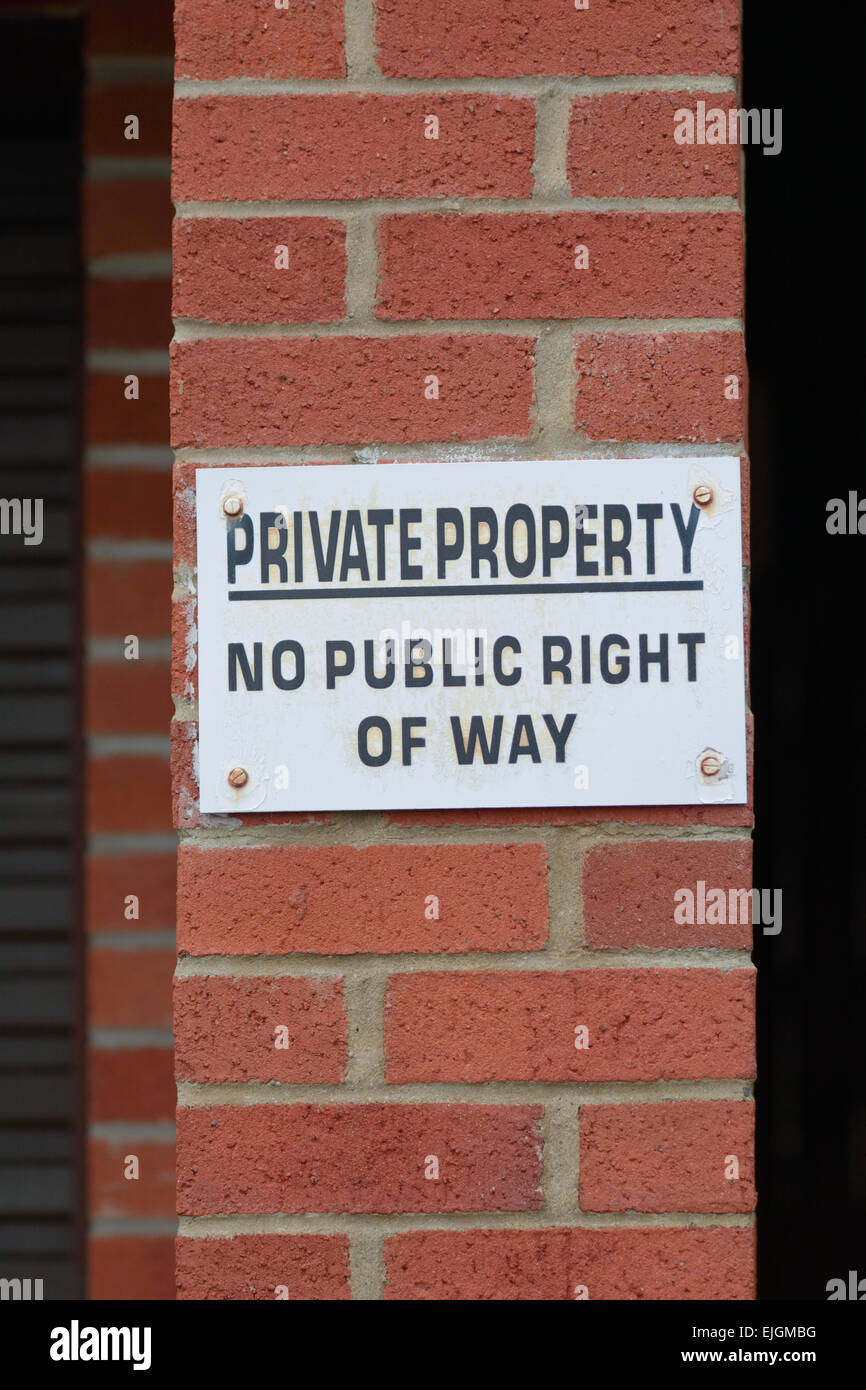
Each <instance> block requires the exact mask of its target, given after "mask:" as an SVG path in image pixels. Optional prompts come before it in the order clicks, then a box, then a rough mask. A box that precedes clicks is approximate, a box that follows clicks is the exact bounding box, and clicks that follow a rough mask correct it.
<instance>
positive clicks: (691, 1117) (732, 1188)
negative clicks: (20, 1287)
mask: <svg viewBox="0 0 866 1390" xmlns="http://www.w3.org/2000/svg"><path fill="white" fill-rule="evenodd" d="M754 1124H755V1115H754V1106H753V1105H750V1104H748V1103H747V1102H746V1101H727V1100H709V1101H682V1102H678V1103H672V1104H664V1105H582V1106H581V1108H580V1205H581V1210H583V1211H682V1212H698V1211H701V1212H747V1211H753V1210H754V1206H755V1156H754V1143H755V1141H754ZM732 1157H733V1158H736V1159H737V1160H738V1162H739V1178H737V1179H733V1178H728V1177H726V1176H725V1170H726V1167H727V1165H728V1163H729V1161H730V1159H731V1158H732Z"/></svg>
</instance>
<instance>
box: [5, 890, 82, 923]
mask: <svg viewBox="0 0 866 1390" xmlns="http://www.w3.org/2000/svg"><path fill="white" fill-rule="evenodd" d="M73 907H74V904H73V898H72V888H71V885H70V884H69V883H44V882H43V883H5V884H4V885H3V892H2V897H0V932H7V931H16V932H27V933H29V934H31V935H35V934H37V933H39V932H44V931H52V932H55V931H68V930H69V928H70V927H71V926H72V922H73Z"/></svg>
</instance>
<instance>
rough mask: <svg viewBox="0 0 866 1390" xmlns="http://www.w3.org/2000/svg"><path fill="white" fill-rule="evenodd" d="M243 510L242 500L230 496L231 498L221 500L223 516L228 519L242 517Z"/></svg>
mask: <svg viewBox="0 0 866 1390" xmlns="http://www.w3.org/2000/svg"><path fill="white" fill-rule="evenodd" d="M243 510H244V503H243V498H241V497H234V496H232V497H225V498H224V499H223V516H230V517H236V516H242V515H243Z"/></svg>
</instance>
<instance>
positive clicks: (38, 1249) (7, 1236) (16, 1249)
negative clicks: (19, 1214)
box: [0, 1219, 73, 1260]
mask: <svg viewBox="0 0 866 1390" xmlns="http://www.w3.org/2000/svg"><path fill="white" fill-rule="evenodd" d="M72 1248H73V1234H72V1228H71V1226H70V1223H69V1222H68V1221H63V1220H53V1221H51V1220H47V1221H40V1222H38V1223H37V1222H26V1223H25V1222H23V1221H16V1220H14V1219H13V1220H10V1221H3V1222H0V1257H2V1256H4V1255H5V1256H7V1257H8V1256H10V1255H17V1254H19V1253H21V1254H24V1255H25V1256H26V1255H28V1252H29V1258H30V1259H33V1258H39V1257H40V1256H41V1257H42V1258H43V1259H46V1260H47V1259H50V1258H51V1256H57V1255H68V1254H70V1252H71V1251H72Z"/></svg>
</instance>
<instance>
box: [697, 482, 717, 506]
mask: <svg viewBox="0 0 866 1390" xmlns="http://www.w3.org/2000/svg"><path fill="white" fill-rule="evenodd" d="M692 497H693V498H694V499H695V501H696V502H697V504H698V506H699V507H708V506H709V505H710V503H711V502H712V500H713V489H712V488H711V487H710V486H709V484H708V483H699V484H698V486H697V487H696V488H695V490H694V492H693V493H692Z"/></svg>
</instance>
